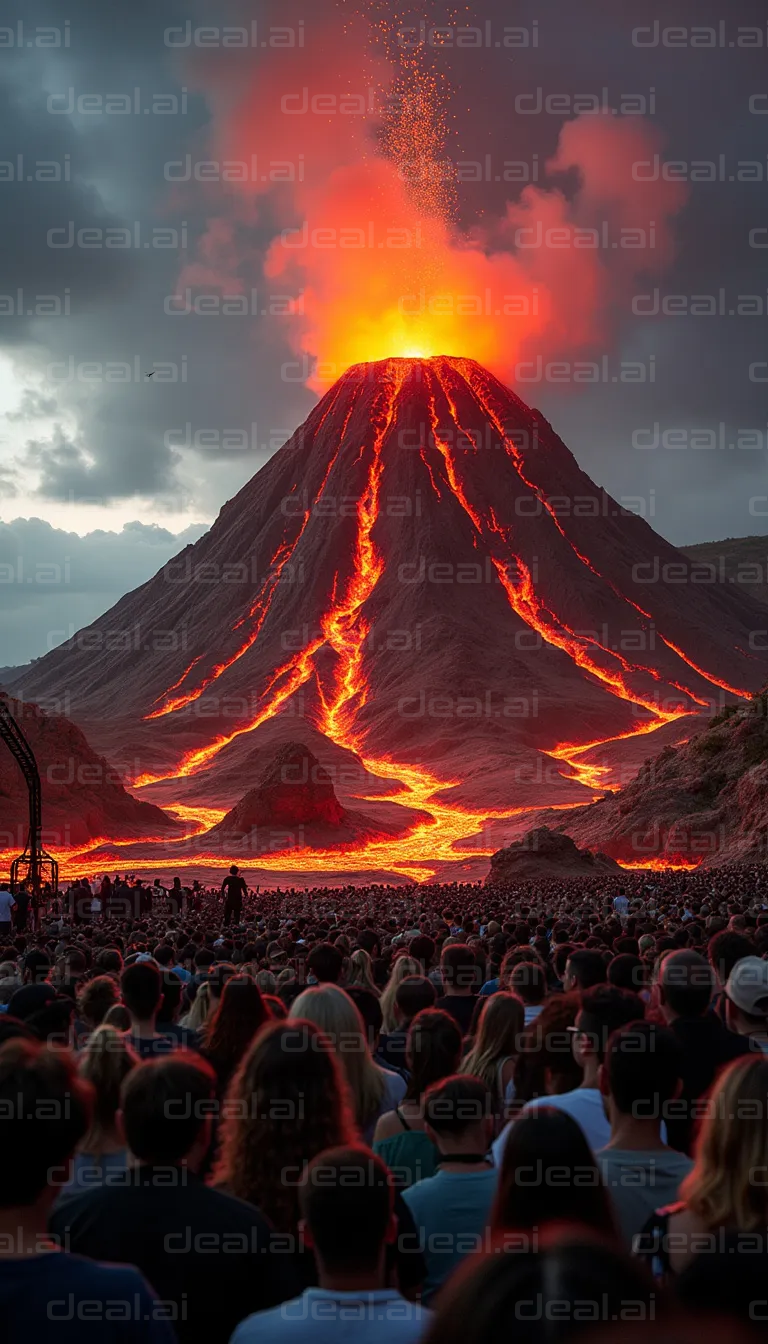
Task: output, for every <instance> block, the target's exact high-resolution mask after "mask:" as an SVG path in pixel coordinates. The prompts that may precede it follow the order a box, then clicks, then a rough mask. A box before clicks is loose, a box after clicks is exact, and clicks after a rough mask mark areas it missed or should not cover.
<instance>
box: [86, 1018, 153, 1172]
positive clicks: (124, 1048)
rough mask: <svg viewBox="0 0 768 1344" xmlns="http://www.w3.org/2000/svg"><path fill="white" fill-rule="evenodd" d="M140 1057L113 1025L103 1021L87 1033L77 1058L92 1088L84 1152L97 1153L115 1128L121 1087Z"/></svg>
mask: <svg viewBox="0 0 768 1344" xmlns="http://www.w3.org/2000/svg"><path fill="white" fill-rule="evenodd" d="M138 1063H139V1058H138V1056H137V1055H136V1054H135V1052H134V1051H133V1049H132V1048H131V1046H130V1043H129V1042H128V1041H127V1040H126V1038H125V1036H123V1034H122V1032H120V1031H117V1030H116V1029H115V1027H112V1026H105V1025H104V1024H102V1025H101V1026H100V1027H97V1028H96V1030H95V1031H94V1032H93V1033H92V1034H91V1035H90V1036H89V1037H88V1040H87V1042H86V1044H85V1046H84V1048H83V1050H82V1051H81V1052H80V1055H79V1058H78V1061H77V1071H78V1073H79V1075H80V1077H81V1078H84V1079H85V1080H86V1082H88V1083H91V1084H92V1086H93V1090H94V1094H95V1097H94V1109H93V1117H92V1119H91V1127H90V1129H89V1130H88V1133H87V1134H86V1135H85V1137H84V1139H83V1140H82V1143H81V1144H80V1145H79V1146H80V1151H81V1152H84V1153H93V1154H95V1153H97V1152H98V1151H99V1149H100V1148H101V1146H102V1144H103V1142H104V1140H105V1139H108V1138H111V1137H112V1136H113V1135H114V1132H115V1116H116V1114H117V1112H118V1110H119V1109H120V1089H121V1087H122V1085H123V1082H124V1080H125V1079H126V1078H127V1077H128V1074H129V1073H130V1072H131V1069H133V1068H134V1067H135V1065H136V1064H138Z"/></svg>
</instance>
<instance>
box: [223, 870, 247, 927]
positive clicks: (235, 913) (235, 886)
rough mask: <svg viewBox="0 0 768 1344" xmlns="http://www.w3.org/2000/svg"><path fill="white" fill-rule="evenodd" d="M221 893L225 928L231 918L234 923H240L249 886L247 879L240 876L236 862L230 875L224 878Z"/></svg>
mask: <svg viewBox="0 0 768 1344" xmlns="http://www.w3.org/2000/svg"><path fill="white" fill-rule="evenodd" d="M221 894H222V896H223V897H224V926H225V928H226V926H227V924H229V921H230V919H231V920H232V922H233V923H234V924H239V923H240V917H241V915H242V913H243V899H244V898H245V897H246V896H247V895H248V888H247V886H246V884H245V879H244V878H242V877H241V876H240V870H239V868H238V866H237V864H236V863H233V864H232V867H231V868H230V870H229V875H228V876H227V877H225V878H224V881H223V882H222V884H221Z"/></svg>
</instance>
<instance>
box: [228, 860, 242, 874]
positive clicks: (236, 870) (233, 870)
mask: <svg viewBox="0 0 768 1344" xmlns="http://www.w3.org/2000/svg"><path fill="white" fill-rule="evenodd" d="M239 872H240V869H239V868H238V866H237V864H236V863H233V864H232V866H231V868H230V870H229V874H230V877H237V875H238V873H239Z"/></svg>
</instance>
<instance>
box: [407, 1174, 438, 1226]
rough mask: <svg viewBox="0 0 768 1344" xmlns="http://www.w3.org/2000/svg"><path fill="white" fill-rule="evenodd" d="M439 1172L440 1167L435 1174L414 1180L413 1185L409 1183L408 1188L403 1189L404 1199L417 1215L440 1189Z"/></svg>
mask: <svg viewBox="0 0 768 1344" xmlns="http://www.w3.org/2000/svg"><path fill="white" fill-rule="evenodd" d="M439 1172H440V1168H439V1167H438V1170H437V1171H436V1172H435V1175H434V1176H423V1177H422V1179H421V1180H420V1181H414V1183H413V1185H409V1186H408V1189H407V1190H403V1191H402V1195H403V1199H404V1201H405V1203H406V1204H407V1205H408V1208H409V1209H410V1210H411V1213H412V1214H414V1215H416V1214H417V1213H418V1211H419V1210H420V1209H423V1208H424V1206H425V1204H429V1203H430V1201H431V1200H432V1199H433V1197H434V1195H435V1192H436V1191H437V1190H438V1189H439V1184H436V1177H437V1176H438V1175H439Z"/></svg>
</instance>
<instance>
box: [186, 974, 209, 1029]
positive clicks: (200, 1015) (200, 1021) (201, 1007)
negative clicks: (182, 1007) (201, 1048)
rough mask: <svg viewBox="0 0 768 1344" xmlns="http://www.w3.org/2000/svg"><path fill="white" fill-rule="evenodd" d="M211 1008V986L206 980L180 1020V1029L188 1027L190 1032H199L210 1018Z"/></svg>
mask: <svg viewBox="0 0 768 1344" xmlns="http://www.w3.org/2000/svg"><path fill="white" fill-rule="evenodd" d="M212 1006H213V1005H212V1003H211V986H210V984H209V982H208V981H207V980H204V981H203V983H202V985H200V986H199V987H198V991H197V993H196V995H195V997H194V999H193V1000H192V1007H191V1008H190V1010H189V1012H188V1013H186V1014H185V1015H184V1017H182V1019H181V1025H182V1027H188V1028H189V1030H190V1031H200V1028H201V1027H204V1026H205V1024H206V1022H207V1021H208V1018H209V1017H210V1013H211V1008H212Z"/></svg>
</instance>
